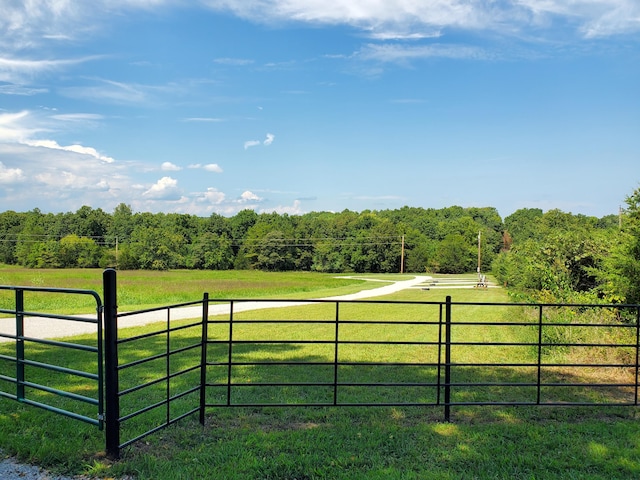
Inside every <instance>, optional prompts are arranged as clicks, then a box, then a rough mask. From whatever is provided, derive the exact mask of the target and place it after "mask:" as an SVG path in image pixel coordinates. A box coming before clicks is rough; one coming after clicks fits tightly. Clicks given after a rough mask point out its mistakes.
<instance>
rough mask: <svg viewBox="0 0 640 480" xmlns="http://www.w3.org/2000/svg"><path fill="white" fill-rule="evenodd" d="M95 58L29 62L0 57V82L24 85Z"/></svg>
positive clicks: (28, 60) (27, 60)
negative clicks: (29, 81)
mask: <svg viewBox="0 0 640 480" xmlns="http://www.w3.org/2000/svg"><path fill="white" fill-rule="evenodd" d="M0 26H1V24H0ZM0 30H1V28H0ZM97 58H99V57H95V56H94V57H83V58H75V59H59V60H30V59H20V58H9V57H0V81H3V82H8V83H18V84H19V83H24V82H26V81H28V80H30V79H32V78H34V77H37V76H39V75H43V74H46V73H49V72H52V71H56V70H62V69H64V68H67V67H69V66H72V65H77V64H79V63H84V62H88V61H90V60H95V59H97Z"/></svg>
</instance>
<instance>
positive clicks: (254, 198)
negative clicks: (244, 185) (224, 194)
mask: <svg viewBox="0 0 640 480" xmlns="http://www.w3.org/2000/svg"><path fill="white" fill-rule="evenodd" d="M261 201H262V198H260V197H259V196H258V195H256V194H255V193H253V192H250V191H249V190H246V191H244V192H242V195H240V202H242V203H246V202H261Z"/></svg>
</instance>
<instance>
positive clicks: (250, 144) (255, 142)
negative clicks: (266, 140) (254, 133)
mask: <svg viewBox="0 0 640 480" xmlns="http://www.w3.org/2000/svg"><path fill="white" fill-rule="evenodd" d="M258 145H260V141H259V140H247V141H246V142H244V149H245V150H247V149H248V148H251V147H256V146H258Z"/></svg>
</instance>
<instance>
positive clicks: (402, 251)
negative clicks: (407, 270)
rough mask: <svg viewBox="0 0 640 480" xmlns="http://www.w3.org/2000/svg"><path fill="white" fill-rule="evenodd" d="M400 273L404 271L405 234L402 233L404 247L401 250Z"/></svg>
mask: <svg viewBox="0 0 640 480" xmlns="http://www.w3.org/2000/svg"><path fill="white" fill-rule="evenodd" d="M400 273H404V235H402V249H401V250H400Z"/></svg>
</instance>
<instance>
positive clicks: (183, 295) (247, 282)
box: [0, 265, 410, 313]
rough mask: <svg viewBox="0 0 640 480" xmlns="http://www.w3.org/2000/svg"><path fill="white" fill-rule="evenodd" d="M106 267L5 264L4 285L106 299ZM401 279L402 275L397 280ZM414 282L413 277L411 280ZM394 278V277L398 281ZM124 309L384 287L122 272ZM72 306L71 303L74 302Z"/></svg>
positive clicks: (319, 279) (42, 306)
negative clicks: (90, 292)
mask: <svg viewBox="0 0 640 480" xmlns="http://www.w3.org/2000/svg"><path fill="white" fill-rule="evenodd" d="M102 272H103V271H102V270H100V269H27V268H22V267H14V266H7V265H4V266H3V265H0V285H20V286H30V287H44V286H46V287H56V288H73V289H87V290H94V291H96V292H98V293H99V294H100V295H102ZM396 277H398V276H396ZM409 278H410V277H409ZM393 279H394V276H391V277H390V280H393ZM117 282H118V306H119V309H120V311H130V310H138V309H143V308H149V307H155V306H160V305H168V304H174V303H181V302H189V301H193V300H198V299H201V298H202V294H203V293H204V292H208V293H209V298H211V299H213V300H215V299H220V298H275V297H277V298H319V297H323V296H330V295H343V294H347V293H353V292H358V291H360V290H365V289H368V288H375V287H378V286H380V284H379V283H376V282H366V281H364V280H360V279H357V278H348V277H345V276H343V278H341V277H340V276H337V275H335V276H334V275H325V274H320V273H312V272H285V273H270V272H260V271H242V270H240V271H210V270H172V271H169V272H157V271H143V270H122V271H118V280H117ZM11 295H13V294H12V293H11V292H2V291H0V302H2V301H3V299H5V301H10V300H11V298H12V297H11ZM28 295H30V297H31V298H30V303H29V304H30V305H33V307H30V310H32V311H44V310H46V311H52V312H56V313H57V312H60V311H64V312H65V313H86V312H90V311H92V308H94V307H93V305H92V304H91V302H90V301H87V299H82V298H74V299H71V300H70V299H69V298H68V297H65V298H61V297H55V296H52V295H50V294H46V295H39V294H28ZM70 301H71V302H72V303H69V302H70Z"/></svg>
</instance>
